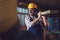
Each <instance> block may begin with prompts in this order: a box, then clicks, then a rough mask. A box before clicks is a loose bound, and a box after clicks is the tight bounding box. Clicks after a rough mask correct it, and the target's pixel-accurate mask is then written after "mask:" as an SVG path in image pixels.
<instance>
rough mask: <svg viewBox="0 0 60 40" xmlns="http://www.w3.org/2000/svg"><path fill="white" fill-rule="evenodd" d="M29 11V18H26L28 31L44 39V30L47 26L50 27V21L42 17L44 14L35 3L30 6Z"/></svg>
mask: <svg viewBox="0 0 60 40" xmlns="http://www.w3.org/2000/svg"><path fill="white" fill-rule="evenodd" d="M28 10H29V16H28V17H26V18H25V24H26V26H27V31H30V32H32V33H34V34H37V35H38V36H39V37H40V38H42V39H43V29H44V27H45V26H48V21H47V20H46V18H45V17H44V16H41V15H42V13H41V11H39V10H38V8H37V5H36V4H35V3H30V4H29V5H28ZM42 39H41V40H42Z"/></svg>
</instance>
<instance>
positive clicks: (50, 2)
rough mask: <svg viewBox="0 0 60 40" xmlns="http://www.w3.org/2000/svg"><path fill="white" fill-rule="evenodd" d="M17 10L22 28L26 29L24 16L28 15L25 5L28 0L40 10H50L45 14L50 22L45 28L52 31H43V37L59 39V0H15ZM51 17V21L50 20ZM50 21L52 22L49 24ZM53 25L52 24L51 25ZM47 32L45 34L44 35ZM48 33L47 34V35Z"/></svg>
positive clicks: (50, 39)
mask: <svg viewBox="0 0 60 40" xmlns="http://www.w3.org/2000/svg"><path fill="white" fill-rule="evenodd" d="M17 1H18V4H17V5H18V6H17V12H18V17H19V21H20V24H21V26H22V27H23V28H22V29H24V30H26V25H25V21H24V20H25V17H27V16H29V14H28V9H27V6H28V4H29V3H30V2H33V3H36V4H37V5H38V8H39V10H40V11H42V12H48V10H49V12H50V14H47V15H45V16H46V18H47V19H48V21H49V22H50V27H49V28H48V29H47V30H51V31H52V32H46V31H45V32H44V37H45V39H48V40H57V39H58V40H60V39H59V38H60V0H17ZM51 18H52V19H53V21H51ZM51 23H52V24H51ZM52 25H53V26H52ZM46 34H47V35H46ZM48 35H49V36H48ZM46 37H47V38H46ZM45 39H44V40H45Z"/></svg>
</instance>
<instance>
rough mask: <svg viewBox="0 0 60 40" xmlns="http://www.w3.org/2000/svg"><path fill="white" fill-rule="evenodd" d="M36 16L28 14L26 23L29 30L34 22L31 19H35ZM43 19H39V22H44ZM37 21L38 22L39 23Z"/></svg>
mask: <svg viewBox="0 0 60 40" xmlns="http://www.w3.org/2000/svg"><path fill="white" fill-rule="evenodd" d="M31 18H32V19H31ZM35 19H36V18H35V17H34V16H27V17H26V18H25V24H26V26H27V30H29V28H31V27H32V26H33V22H31V21H33V20H35ZM42 21H43V20H42V19H39V21H38V22H37V23H39V22H42ZM37 23H36V24H37Z"/></svg>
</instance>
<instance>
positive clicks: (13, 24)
mask: <svg viewBox="0 0 60 40" xmlns="http://www.w3.org/2000/svg"><path fill="white" fill-rule="evenodd" d="M16 7H17V0H0V40H40V39H39V38H38V37H36V35H33V34H31V33H29V32H26V31H22V30H20V24H19V21H18V17H17V11H16Z"/></svg>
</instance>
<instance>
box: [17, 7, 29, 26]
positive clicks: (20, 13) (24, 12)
mask: <svg viewBox="0 0 60 40" xmlns="http://www.w3.org/2000/svg"><path fill="white" fill-rule="evenodd" d="M17 12H18V18H19V21H20V25H22V26H24V25H25V21H24V20H25V17H26V16H28V9H25V8H19V7H17Z"/></svg>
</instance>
